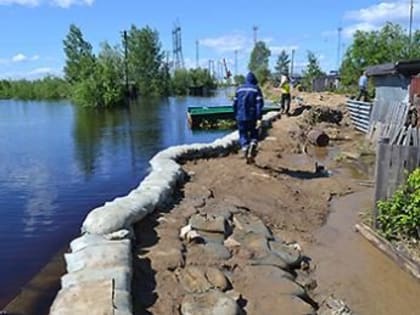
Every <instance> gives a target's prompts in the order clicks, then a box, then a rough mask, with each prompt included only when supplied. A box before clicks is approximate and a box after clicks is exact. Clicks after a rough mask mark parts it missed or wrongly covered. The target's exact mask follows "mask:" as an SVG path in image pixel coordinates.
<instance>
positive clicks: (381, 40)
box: [340, 23, 420, 86]
mask: <svg viewBox="0 0 420 315" xmlns="http://www.w3.org/2000/svg"><path fill="white" fill-rule="evenodd" d="M415 58H420V30H416V31H415V32H414V34H413V40H412V43H411V48H410V42H409V37H408V35H407V33H406V31H405V30H404V29H403V28H402V27H401V26H400V25H397V24H392V23H387V24H386V25H385V26H384V27H382V29H380V30H377V31H370V32H366V31H357V32H356V33H355V34H354V36H353V43H352V44H351V46H349V47H348V49H347V51H346V54H345V57H344V59H343V62H342V65H341V69H340V73H341V79H342V84H343V85H344V86H352V85H357V82H358V78H359V77H360V75H361V73H362V72H363V70H365V69H366V67H368V66H372V65H377V64H381V63H387V62H397V61H399V60H405V59H415Z"/></svg>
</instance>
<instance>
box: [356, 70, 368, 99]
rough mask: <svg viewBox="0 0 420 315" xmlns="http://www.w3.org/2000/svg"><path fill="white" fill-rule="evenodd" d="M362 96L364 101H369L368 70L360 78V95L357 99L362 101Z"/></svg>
mask: <svg viewBox="0 0 420 315" xmlns="http://www.w3.org/2000/svg"><path fill="white" fill-rule="evenodd" d="M362 97H363V101H364V102H367V101H368V77H367V74H366V71H364V72H363V73H362V75H361V76H360V78H359V95H358V96H357V100H358V101H360V99H361V98H362Z"/></svg>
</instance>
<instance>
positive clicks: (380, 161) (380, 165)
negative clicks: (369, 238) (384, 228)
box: [373, 137, 389, 229]
mask: <svg viewBox="0 0 420 315" xmlns="http://www.w3.org/2000/svg"><path fill="white" fill-rule="evenodd" d="M388 150H389V138H386V137H381V138H380V139H379V140H378V143H377V148H376V166H375V199H374V200H375V203H374V205H373V224H374V227H375V229H377V228H378V207H377V202H378V201H379V200H380V199H382V198H384V197H386V190H387V186H388V181H387V178H388V168H389V159H388V158H387V155H388V154H387V151H388Z"/></svg>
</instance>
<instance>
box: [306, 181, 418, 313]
mask: <svg viewBox="0 0 420 315" xmlns="http://www.w3.org/2000/svg"><path fill="white" fill-rule="evenodd" d="M372 203H373V191H372V190H371V189H366V190H364V191H361V192H358V193H355V194H352V195H349V196H346V197H343V198H339V199H337V200H334V201H333V202H332V205H331V210H332V213H331V215H330V217H329V219H328V221H327V224H326V225H325V226H323V227H322V228H320V229H319V230H318V231H317V232H316V233H315V242H314V243H313V244H312V245H311V246H309V247H308V248H306V251H307V253H308V254H309V255H310V256H311V257H312V258H313V260H314V261H315V262H316V264H317V268H316V272H315V274H316V279H317V281H318V283H319V287H318V290H317V296H319V297H322V296H328V295H329V294H332V293H334V294H335V295H338V296H340V297H341V298H343V299H344V300H345V302H347V304H348V305H350V306H351V308H352V309H353V310H354V311H355V312H356V313H357V314H375V315H388V314H407V315H414V314H419V309H420V299H419V296H420V282H419V281H418V280H417V279H415V278H414V277H412V276H411V275H409V274H408V273H406V272H404V271H403V270H402V269H400V268H399V267H398V266H397V264H395V263H394V262H393V261H392V260H390V259H389V258H388V257H387V256H386V255H384V254H383V253H382V252H380V251H379V250H378V249H376V248H375V247H373V246H372V245H371V244H370V243H369V242H368V241H366V240H365V239H364V238H363V237H362V236H361V235H360V234H358V233H356V232H355V230H354V225H355V224H356V223H357V222H359V221H360V219H359V213H360V212H361V211H362V210H364V209H367V208H369V207H371V206H372Z"/></svg>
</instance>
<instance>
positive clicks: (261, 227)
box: [233, 213, 273, 239]
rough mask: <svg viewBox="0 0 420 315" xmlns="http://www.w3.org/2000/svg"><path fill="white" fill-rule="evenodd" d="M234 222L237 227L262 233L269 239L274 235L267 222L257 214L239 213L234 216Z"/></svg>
mask: <svg viewBox="0 0 420 315" xmlns="http://www.w3.org/2000/svg"><path fill="white" fill-rule="evenodd" d="M233 223H234V224H235V228H237V229H240V230H243V231H245V232H247V233H248V232H252V233H255V234H261V235H263V236H265V237H266V238H267V239H272V238H273V235H272V234H271V232H270V231H269V229H268V228H267V227H266V226H265V224H264V223H263V222H262V221H261V220H260V219H259V218H257V217H256V216H254V215H252V214H248V213H238V214H235V215H234V216H233Z"/></svg>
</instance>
